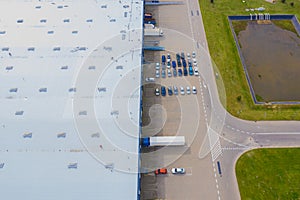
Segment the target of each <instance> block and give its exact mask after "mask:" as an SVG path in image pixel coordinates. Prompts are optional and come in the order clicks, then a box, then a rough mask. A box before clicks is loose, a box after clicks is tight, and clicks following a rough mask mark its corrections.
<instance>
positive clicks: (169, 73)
mask: <svg viewBox="0 0 300 200" xmlns="http://www.w3.org/2000/svg"><path fill="white" fill-rule="evenodd" d="M171 76H172V73H171V70H170V69H168V77H171Z"/></svg>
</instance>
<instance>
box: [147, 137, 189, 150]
mask: <svg viewBox="0 0 300 200" xmlns="http://www.w3.org/2000/svg"><path fill="white" fill-rule="evenodd" d="M142 145H143V146H145V147H153V146H183V145H185V137H184V136H156V137H146V138H142Z"/></svg>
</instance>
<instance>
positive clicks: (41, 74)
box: [0, 0, 143, 200]
mask: <svg viewBox="0 0 300 200" xmlns="http://www.w3.org/2000/svg"><path fill="white" fill-rule="evenodd" d="M125 12H126V14H125ZM142 17H143V1H142V0H121V1H111V0H85V1H81V0H68V1H62V0H61V1H58V0H52V1H27V0H12V1H11V0H3V1H0V33H1V34H0V63H1V65H0V80H1V84H0V107H1V112H0V188H1V191H2V192H1V196H2V197H3V198H5V199H23V200H27V199H28V200H40V199H49V200H50V199H51V200H52V199H57V200H59V199H63V200H68V199H70V200H75V199H89V200H93V199H137V198H138V188H139V185H138V184H139V180H138V178H139V177H138V169H139V131H140V128H139V120H140V118H139V117H140V84H141V80H140V78H141V75H140V74H141V56H142V49H141V48H142V40H143V39H142V37H143V35H142ZM116 191H118V192H116Z"/></svg>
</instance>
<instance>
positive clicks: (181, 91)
mask: <svg viewBox="0 0 300 200" xmlns="http://www.w3.org/2000/svg"><path fill="white" fill-rule="evenodd" d="M180 94H181V95H184V94H185V91H184V87H182V86H181V87H180Z"/></svg>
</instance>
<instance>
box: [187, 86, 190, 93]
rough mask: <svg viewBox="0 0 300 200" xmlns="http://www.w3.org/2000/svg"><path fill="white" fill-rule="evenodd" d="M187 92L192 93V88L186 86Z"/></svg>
mask: <svg viewBox="0 0 300 200" xmlns="http://www.w3.org/2000/svg"><path fill="white" fill-rule="evenodd" d="M186 93H187V94H191V88H190V87H189V86H187V87H186Z"/></svg>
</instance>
